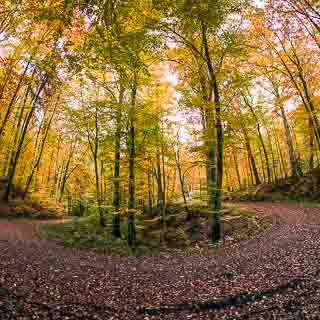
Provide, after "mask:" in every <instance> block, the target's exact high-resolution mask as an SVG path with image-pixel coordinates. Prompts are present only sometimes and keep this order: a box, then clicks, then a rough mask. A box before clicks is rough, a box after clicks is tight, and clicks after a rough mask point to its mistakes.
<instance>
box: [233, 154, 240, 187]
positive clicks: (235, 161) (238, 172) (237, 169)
mask: <svg viewBox="0 0 320 320" xmlns="http://www.w3.org/2000/svg"><path fill="white" fill-rule="evenodd" d="M233 161H234V167H235V169H236V174H237V179H238V184H239V190H241V188H242V185H241V177H240V171H239V165H238V159H237V154H236V151H235V149H233Z"/></svg>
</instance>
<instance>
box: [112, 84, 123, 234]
mask: <svg viewBox="0 0 320 320" xmlns="http://www.w3.org/2000/svg"><path fill="white" fill-rule="evenodd" d="M123 94H124V90H123V89H122V88H121V89H120V95H119V106H118V108H117V111H116V134H115V146H114V174H113V179H114V180H113V199H112V202H113V203H112V204H113V209H114V212H113V215H112V234H113V236H114V237H116V238H120V237H121V231H120V181H119V178H120V157H121V153H120V143H121V118H122V112H121V107H122V103H123Z"/></svg>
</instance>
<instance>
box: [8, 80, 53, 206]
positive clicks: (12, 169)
mask: <svg viewBox="0 0 320 320" xmlns="http://www.w3.org/2000/svg"><path fill="white" fill-rule="evenodd" d="M47 80H48V75H46V76H45V78H44V80H43V81H41V83H40V85H39V88H38V90H37V93H36V95H35V96H34V98H33V100H32V103H31V109H30V111H29V113H28V114H27V116H26V119H25V121H24V125H23V129H22V133H21V136H20V140H19V143H18V147H17V150H16V152H15V155H14V157H12V161H11V163H10V167H9V174H8V184H7V187H6V191H5V193H4V196H3V200H4V201H5V202H8V201H9V196H10V192H11V188H12V184H13V180H14V176H15V173H16V167H17V164H18V160H19V157H20V154H21V151H22V147H23V143H24V140H25V137H26V134H27V130H28V127H29V124H30V121H31V118H32V116H33V114H34V111H35V109H36V105H37V102H38V99H39V97H40V95H41V92H42V90H43V89H44V87H45V85H46V83H47Z"/></svg>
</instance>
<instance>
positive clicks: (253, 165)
mask: <svg viewBox="0 0 320 320" xmlns="http://www.w3.org/2000/svg"><path fill="white" fill-rule="evenodd" d="M242 132H243V136H244V140H245V146H246V149H247V153H248V157H249V161H250V164H251V168H252V171H253V176H254V179H255V184H256V185H259V184H261V180H260V177H259V173H258V169H257V165H256V161H255V159H254V156H253V153H252V149H251V145H250V140H249V136H248V132H247V130H246V129H245V128H242Z"/></svg>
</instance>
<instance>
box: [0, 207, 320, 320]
mask: <svg viewBox="0 0 320 320" xmlns="http://www.w3.org/2000/svg"><path fill="white" fill-rule="evenodd" d="M245 206H248V207H250V208H254V209H255V210H257V211H258V212H260V213H261V214H268V215H272V216H273V217H275V219H277V221H278V223H277V224H276V225H275V226H274V227H273V228H272V229H271V230H269V231H267V232H265V233H263V234H261V235H260V236H259V237H258V238H256V239H254V240H250V241H247V242H245V243H242V244H241V246H239V245H238V246H234V247H231V248H228V249H226V250H216V251H213V252H212V253H211V254H210V255H209V256H191V257H170V258H165V257H145V258H144V257H139V258H135V257H124V258H122V257H108V256H104V255H97V254H94V253H92V252H88V251H80V250H76V249H68V248H63V247H61V246H59V245H57V244H55V243H54V242H47V241H42V240H38V239H37V238H36V237H35V236H34V230H37V226H34V225H30V224H28V223H27V224H26V225H22V224H21V222H19V223H16V222H13V221H5V220H0V234H1V237H0V239H1V240H0V319H84V320H85V319H86V320H87V319H262V318H263V319H320V210H319V209H304V208H302V207H301V206H298V205H293V204H290V205H289V204H288V205H284V204H246V205H245ZM10 230H12V231H10ZM28 230H29V231H30V233H29V231H28ZM32 230H33V231H32ZM29 236H30V237H29Z"/></svg>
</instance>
